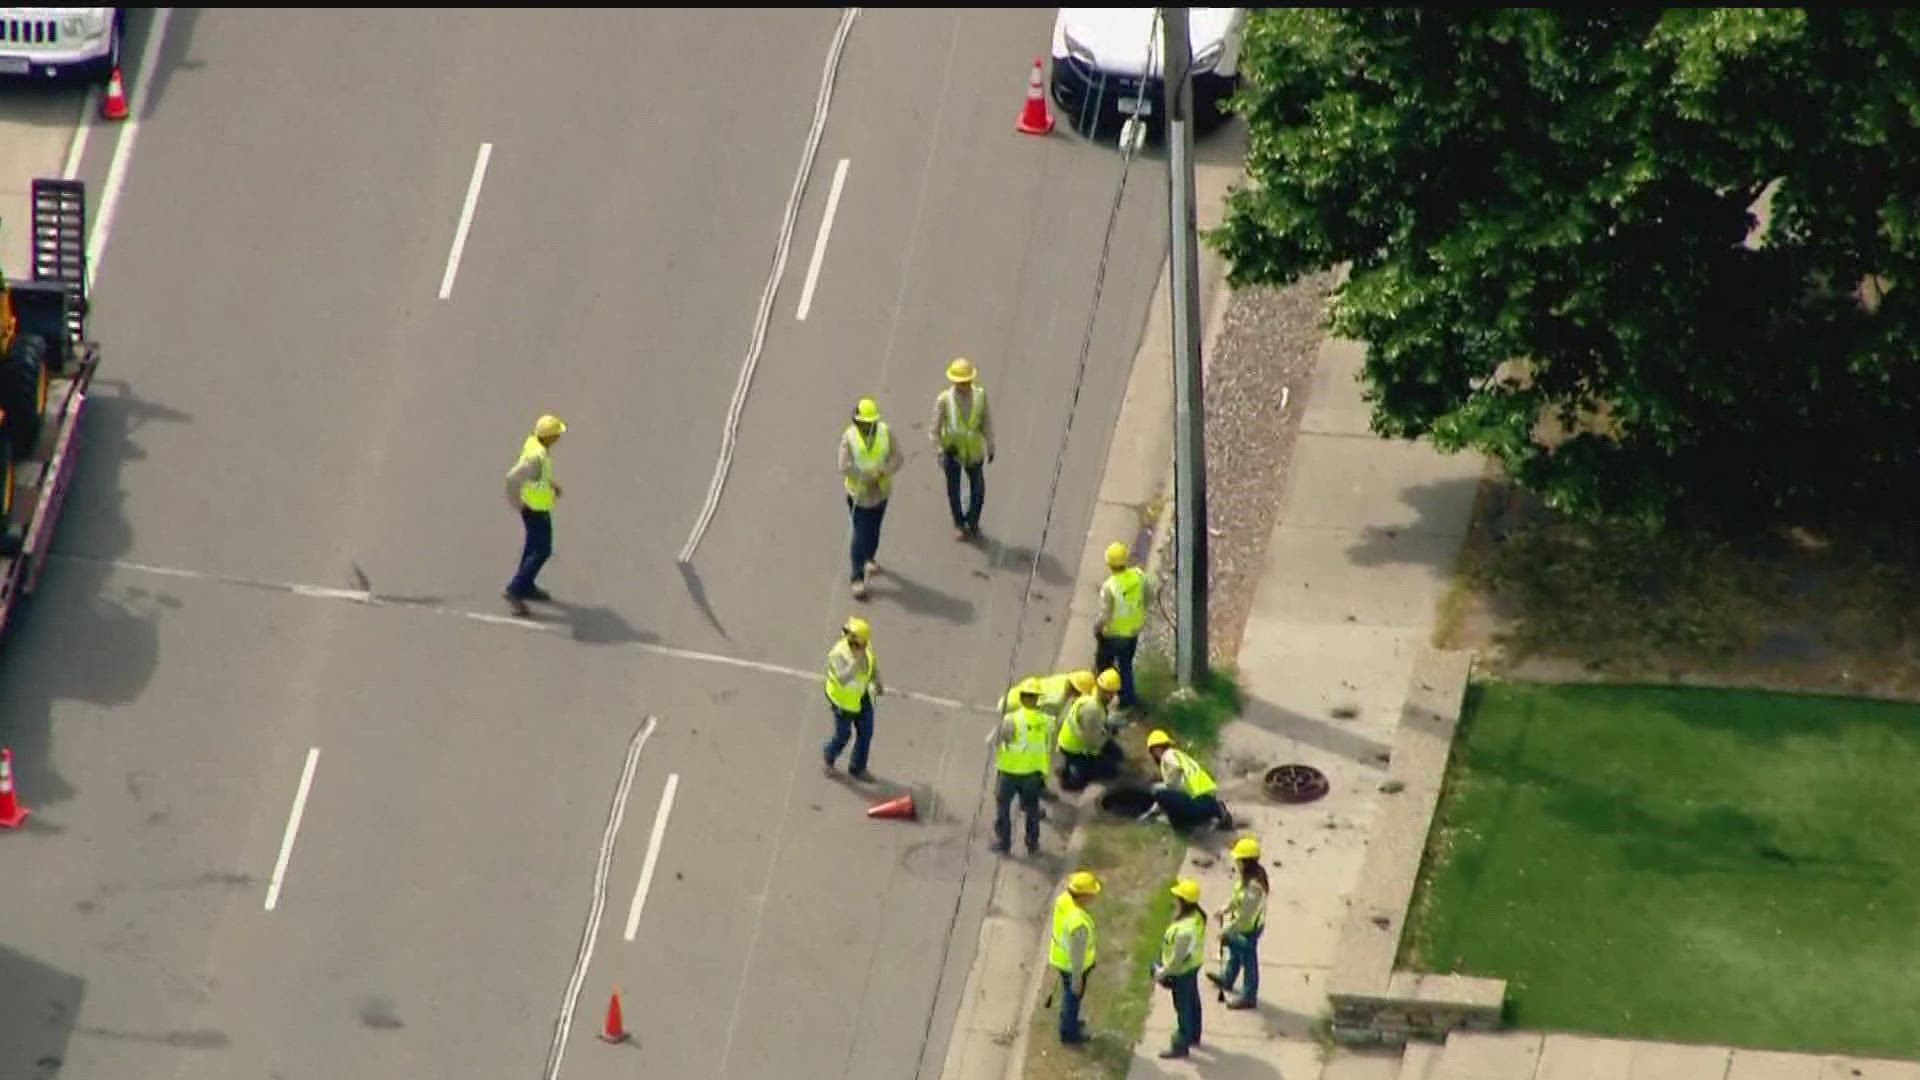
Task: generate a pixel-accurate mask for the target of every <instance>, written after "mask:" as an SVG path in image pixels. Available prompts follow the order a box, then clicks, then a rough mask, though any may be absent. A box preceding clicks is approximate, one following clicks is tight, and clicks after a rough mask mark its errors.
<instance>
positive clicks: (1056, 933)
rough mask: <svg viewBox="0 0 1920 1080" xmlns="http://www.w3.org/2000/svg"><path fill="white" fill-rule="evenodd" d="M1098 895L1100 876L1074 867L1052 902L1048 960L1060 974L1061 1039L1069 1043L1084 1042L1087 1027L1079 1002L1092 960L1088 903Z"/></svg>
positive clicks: (1089, 973)
mask: <svg viewBox="0 0 1920 1080" xmlns="http://www.w3.org/2000/svg"><path fill="white" fill-rule="evenodd" d="M1099 895H1100V879H1099V878H1097V877H1094V876H1093V873H1092V872H1091V871H1087V870H1076V871H1075V872H1074V873H1073V875H1072V876H1071V877H1069V878H1067V888H1066V891H1064V892H1062V893H1061V894H1060V895H1059V896H1058V897H1055V898H1054V901H1053V941H1052V944H1051V945H1050V946H1049V947H1048V949H1047V963H1048V964H1050V965H1052V967H1053V970H1054V971H1056V972H1058V973H1059V975H1060V1041H1061V1042H1062V1043H1065V1044H1066V1045H1068V1046H1072V1045H1075V1044H1077V1043H1083V1042H1086V1041H1087V1032H1086V1029H1085V1028H1083V1027H1081V1026H1080V1002H1081V1001H1082V1000H1084V999H1085V998H1086V996H1087V978H1088V977H1089V976H1090V975H1092V974H1093V965H1094V960H1095V955H1094V942H1093V937H1094V934H1093V916H1092V915H1089V914H1088V913H1087V906H1088V905H1089V904H1091V903H1093V898H1094V897H1096V896H1099ZM1048 996H1049V999H1051V996H1052V995H1048Z"/></svg>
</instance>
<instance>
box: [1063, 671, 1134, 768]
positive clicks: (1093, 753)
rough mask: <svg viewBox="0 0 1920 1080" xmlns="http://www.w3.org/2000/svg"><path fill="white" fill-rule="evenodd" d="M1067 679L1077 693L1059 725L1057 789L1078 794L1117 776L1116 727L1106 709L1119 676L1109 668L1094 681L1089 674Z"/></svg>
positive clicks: (1081, 672)
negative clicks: (1091, 783) (1114, 735)
mask: <svg viewBox="0 0 1920 1080" xmlns="http://www.w3.org/2000/svg"><path fill="white" fill-rule="evenodd" d="M1069 678H1070V679H1071V680H1072V682H1073V689H1074V690H1075V691H1077V692H1078V693H1077V696H1075V697H1074V699H1073V700H1072V701H1071V702H1069V703H1068V704H1067V711H1066V715H1065V716H1064V717H1062V718H1061V721H1060V787H1061V788H1062V789H1064V790H1066V791H1079V790H1081V789H1082V788H1085V787H1086V786H1087V784H1088V783H1090V782H1092V781H1094V780H1111V779H1113V778H1114V777H1115V776H1117V775H1119V772H1120V758H1121V751H1120V744H1119V743H1118V742H1117V741H1115V740H1114V738H1113V733H1114V729H1115V727H1116V726H1117V724H1116V722H1115V721H1114V720H1112V719H1110V718H1109V715H1108V709H1109V708H1110V707H1111V706H1112V704H1113V699H1114V696H1115V695H1116V694H1118V693H1119V692H1120V673H1119V672H1118V671H1115V670H1114V669H1112V668H1108V669H1107V670H1105V671H1103V672H1101V673H1100V677H1099V678H1098V679H1095V678H1094V677H1093V672H1091V671H1076V672H1074V673H1073V674H1072V675H1071V676H1069Z"/></svg>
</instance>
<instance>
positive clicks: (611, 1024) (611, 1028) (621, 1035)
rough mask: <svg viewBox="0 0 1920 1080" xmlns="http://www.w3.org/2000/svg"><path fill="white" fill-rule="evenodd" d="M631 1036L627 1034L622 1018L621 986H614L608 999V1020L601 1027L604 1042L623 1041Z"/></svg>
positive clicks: (601, 1036)
mask: <svg viewBox="0 0 1920 1080" xmlns="http://www.w3.org/2000/svg"><path fill="white" fill-rule="evenodd" d="M629 1038H631V1036H629V1035H628V1034H627V1029H626V1025H625V1022H624V1021H622V1020H621V1019H620V988H619V987H617V986H616V987H614V988H613V996H612V997H610V998H608V999H607V1022H606V1023H605V1024H603V1025H602V1026H601V1028H600V1039H601V1041H603V1042H610V1043H623V1042H626V1041H627V1040H628V1039H629Z"/></svg>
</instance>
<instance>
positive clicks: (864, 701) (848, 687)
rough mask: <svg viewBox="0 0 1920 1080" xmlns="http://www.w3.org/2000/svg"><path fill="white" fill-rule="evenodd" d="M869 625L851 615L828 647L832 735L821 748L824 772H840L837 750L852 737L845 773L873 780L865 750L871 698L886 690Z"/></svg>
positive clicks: (870, 734)
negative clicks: (871, 642)
mask: <svg viewBox="0 0 1920 1080" xmlns="http://www.w3.org/2000/svg"><path fill="white" fill-rule="evenodd" d="M872 632H873V629H872V627H870V626H868V625H867V620H865V619H862V618H860V617H859V616H857V615H856V616H854V617H853V618H850V619H848V620H847V624H846V625H845V626H843V627H841V629H840V640H839V641H836V642H834V644H833V648H831V649H829V650H827V705H828V706H829V707H830V708H832V709H833V736H832V737H831V738H829V739H828V740H827V743H826V745H825V746H823V747H821V755H822V756H823V757H824V758H825V760H826V766H827V775H828V776H833V775H834V774H836V773H837V772H838V771H839V762H840V752H841V751H842V750H845V749H846V748H847V739H848V738H849V737H852V739H853V759H852V760H851V761H849V762H848V763H847V764H848V766H849V768H848V769H847V775H849V776H851V777H853V778H854V779H855V780H872V779H873V776H872V774H871V773H868V772H867V751H868V750H869V749H870V748H871V747H872V746H873V699H874V698H875V697H878V696H879V695H881V694H884V693H886V692H887V687H886V684H885V683H883V682H882V681H881V680H880V664H879V661H877V660H876V659H874V655H873V647H872V645H871V644H870V643H869V640H868V639H869V637H870V636H871V635H872Z"/></svg>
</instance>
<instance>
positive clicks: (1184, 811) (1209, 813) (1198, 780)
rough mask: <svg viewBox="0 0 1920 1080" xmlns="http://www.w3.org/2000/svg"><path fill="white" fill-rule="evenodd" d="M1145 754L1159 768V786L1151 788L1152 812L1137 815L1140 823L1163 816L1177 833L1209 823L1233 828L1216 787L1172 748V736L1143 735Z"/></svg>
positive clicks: (1189, 759)
mask: <svg viewBox="0 0 1920 1080" xmlns="http://www.w3.org/2000/svg"><path fill="white" fill-rule="evenodd" d="M1147 753H1148V754H1150V755H1151V756H1152V757H1153V760H1154V763H1155V764H1157V765H1159V766H1160V782H1159V783H1157V784H1155V785H1153V803H1154V806H1153V809H1151V810H1149V811H1147V812H1146V813H1145V814H1142V815H1141V820H1142V821H1147V820H1151V819H1152V818H1153V817H1155V816H1156V815H1160V814H1164V815H1166V818H1167V824H1168V825H1170V826H1172V827H1173V828H1174V829H1175V830H1177V831H1179V832H1185V831H1187V830H1188V829H1191V828H1194V827H1195V826H1198V825H1203V824H1206V823H1207V822H1209V821H1211V822H1213V823H1215V824H1217V825H1219V826H1220V827H1221V828H1223V829H1231V828H1233V815H1232V814H1229V813H1228V812H1227V807H1226V804H1225V803H1223V802H1221V801H1220V796H1219V795H1218V794H1216V792H1217V791H1218V790H1219V785H1217V784H1215V783H1214V782H1213V777H1212V776H1210V775H1208V773H1207V770H1206V769H1205V768H1204V767H1202V766H1201V764H1200V763H1199V762H1198V761H1195V760H1194V759H1193V755H1191V754H1189V753H1187V752H1186V751H1185V750H1182V749H1180V748H1179V747H1177V746H1175V745H1173V736H1171V735H1168V734H1167V733H1166V732H1164V731H1153V732H1150V733H1148V735H1147Z"/></svg>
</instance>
